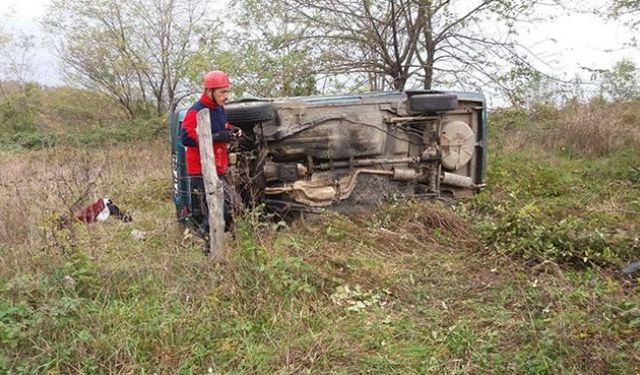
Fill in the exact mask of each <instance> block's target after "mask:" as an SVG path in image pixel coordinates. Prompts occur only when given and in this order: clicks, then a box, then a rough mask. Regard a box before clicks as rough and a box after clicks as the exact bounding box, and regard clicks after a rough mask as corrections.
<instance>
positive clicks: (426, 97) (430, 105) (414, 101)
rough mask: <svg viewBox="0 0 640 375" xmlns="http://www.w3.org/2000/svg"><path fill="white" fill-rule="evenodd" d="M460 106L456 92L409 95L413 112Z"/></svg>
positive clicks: (435, 110) (447, 109)
mask: <svg viewBox="0 0 640 375" xmlns="http://www.w3.org/2000/svg"><path fill="white" fill-rule="evenodd" d="M456 107H458V96H457V95H456V94H444V93H442V94H440V93H439V94H417V95H411V96H410V97H409V110H410V111H411V112H414V113H415V112H443V111H450V110H452V109H456Z"/></svg>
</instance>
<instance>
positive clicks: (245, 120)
mask: <svg viewBox="0 0 640 375" xmlns="http://www.w3.org/2000/svg"><path fill="white" fill-rule="evenodd" d="M225 110H226V112H227V121H229V123H231V124H232V125H237V124H255V123H258V122H265V121H269V120H271V119H272V118H273V104H271V102H268V101H265V100H242V101H237V102H233V103H229V104H227V105H226V106H225Z"/></svg>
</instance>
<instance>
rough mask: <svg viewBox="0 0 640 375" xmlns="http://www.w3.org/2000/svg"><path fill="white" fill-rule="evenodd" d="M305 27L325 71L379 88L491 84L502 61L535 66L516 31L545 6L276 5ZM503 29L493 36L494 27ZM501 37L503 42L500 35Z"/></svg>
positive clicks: (482, 0)
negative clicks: (470, 82) (473, 82)
mask: <svg viewBox="0 0 640 375" xmlns="http://www.w3.org/2000/svg"><path fill="white" fill-rule="evenodd" d="M272 3H275V4H278V6H279V7H280V8H282V9H285V10H286V12H287V13H288V14H289V15H290V17H291V20H293V21H295V22H298V23H300V24H302V25H304V26H305V34H304V35H303V36H292V40H291V42H296V43H299V44H305V45H308V44H309V43H312V44H313V45H314V46H315V47H314V48H315V51H316V55H317V59H316V62H317V64H318V65H319V66H321V69H320V70H322V71H324V72H330V73H338V74H339V73H358V74H363V75H366V76H367V77H368V78H369V81H370V86H371V88H373V89H384V88H387V87H390V88H394V89H404V87H405V86H406V85H407V83H408V82H409V81H412V82H413V81H419V82H420V83H421V85H422V86H423V87H424V88H426V89H430V88H431V87H432V85H433V82H434V81H437V80H439V81H446V80H449V81H455V82H460V81H463V80H476V81H477V80H484V79H488V78H491V77H493V76H494V75H495V72H494V71H492V69H491V67H492V66H496V65H497V60H500V61H501V63H503V64H506V63H509V62H513V61H519V62H520V63H525V64H526V63H527V60H526V59H525V58H524V57H523V56H525V55H527V54H528V51H527V50H526V49H524V48H521V46H520V45H519V44H518V43H517V41H516V40H515V36H516V33H515V31H514V29H515V25H516V24H517V23H518V22H520V21H522V20H524V19H526V18H527V17H528V15H529V14H530V12H531V11H532V10H533V9H534V7H535V5H537V0H465V1H461V0H344V1H343V0H341V1H339V0H274V1H272ZM488 24H491V25H496V24H498V25H500V26H501V28H500V32H499V33H496V32H489V31H488V28H487V27H486V25H488ZM495 34H499V35H498V36H494V35H495Z"/></svg>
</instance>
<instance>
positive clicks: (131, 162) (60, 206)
mask: <svg viewBox="0 0 640 375" xmlns="http://www.w3.org/2000/svg"><path fill="white" fill-rule="evenodd" d="M169 160H170V156H169V151H168V149H167V146H166V144H165V143H164V142H162V141H155V142H153V143H150V144H126V145H121V146H112V147H106V148H100V149H87V148H63V147H58V148H52V149H45V150H40V151H29V152H17V153H0V166H1V168H0V181H1V182H0V212H1V214H0V215H1V216H0V218H1V220H0V244H4V245H8V246H15V245H28V246H41V245H45V244H47V243H48V242H50V241H55V238H52V237H51V235H52V233H55V229H56V226H58V225H61V224H64V223H65V218H68V217H70V216H73V214H74V213H76V212H77V211H78V210H80V209H82V208H83V207H84V206H85V205H87V204H89V203H91V202H93V201H94V200H95V199H97V198H104V197H108V198H112V199H113V200H114V202H115V203H116V204H119V205H122V202H125V203H126V204H131V203H132V199H131V191H132V190H134V189H135V188H136V186H140V185H141V184H142V182H144V181H147V180H149V179H159V180H162V179H166V183H167V185H168V184H169V178H170V166H169ZM167 187H169V185H168V186H167ZM149 198H150V199H152V198H153V197H149ZM156 198H157V199H162V198H160V197H156ZM126 204H125V206H126ZM122 208H124V209H127V207H122Z"/></svg>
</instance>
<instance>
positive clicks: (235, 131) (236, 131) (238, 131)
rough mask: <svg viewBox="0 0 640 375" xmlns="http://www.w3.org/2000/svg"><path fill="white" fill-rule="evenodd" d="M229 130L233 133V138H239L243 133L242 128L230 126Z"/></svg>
mask: <svg viewBox="0 0 640 375" xmlns="http://www.w3.org/2000/svg"><path fill="white" fill-rule="evenodd" d="M231 132H232V133H233V136H234V137H235V138H240V137H242V136H243V135H244V133H243V132H242V129H240V128H232V129H231Z"/></svg>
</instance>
